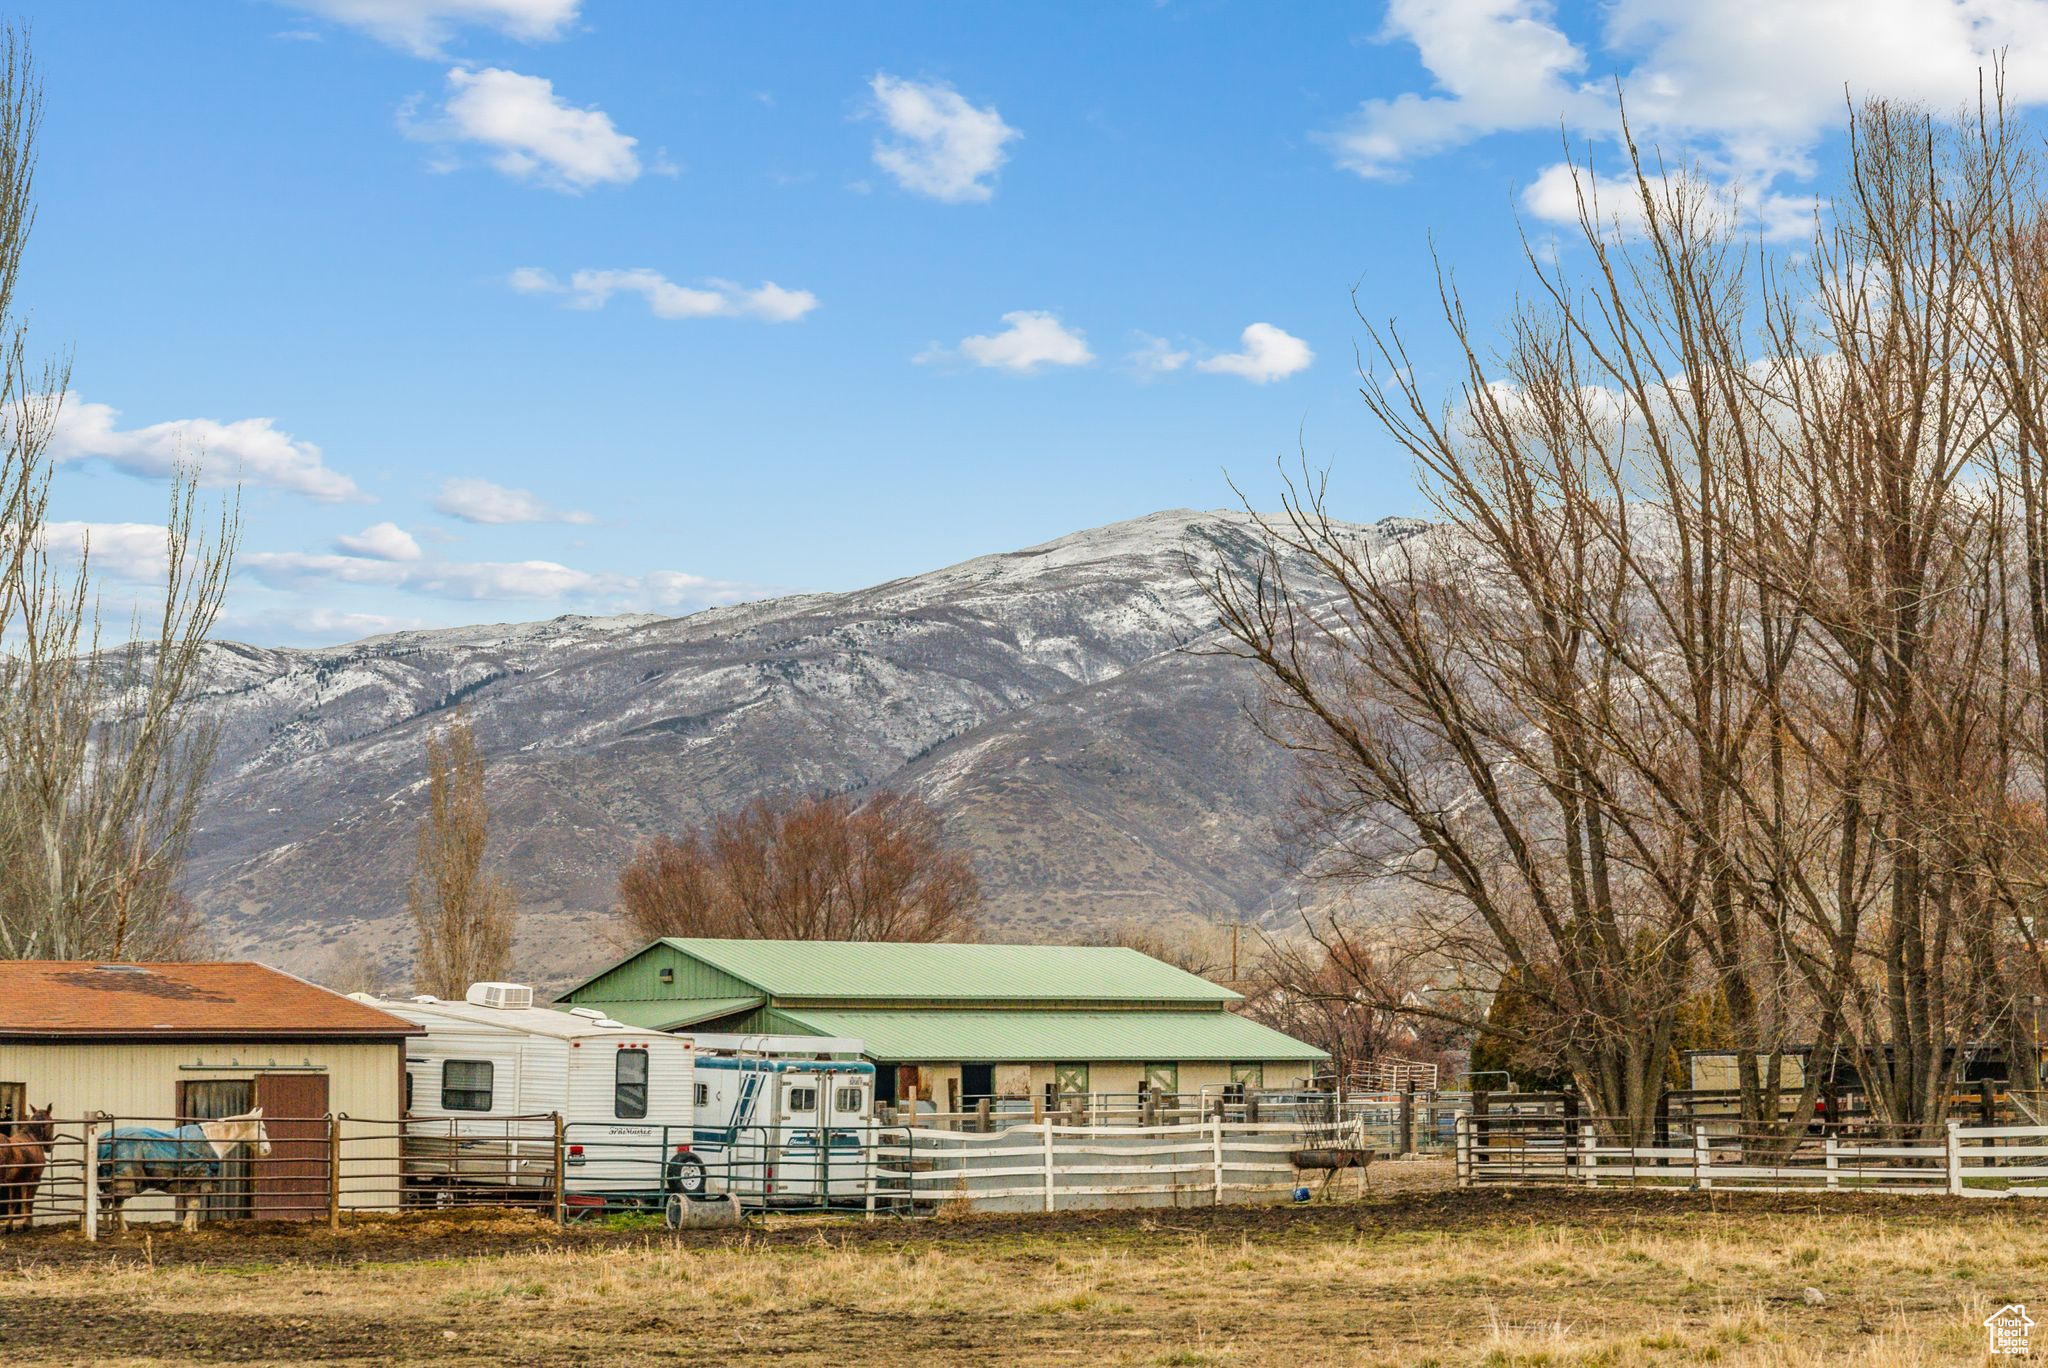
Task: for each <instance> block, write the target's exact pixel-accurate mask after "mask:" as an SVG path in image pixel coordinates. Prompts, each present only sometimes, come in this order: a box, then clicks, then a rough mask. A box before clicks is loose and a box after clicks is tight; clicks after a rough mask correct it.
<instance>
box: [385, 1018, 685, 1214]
mask: <svg viewBox="0 0 2048 1368" xmlns="http://www.w3.org/2000/svg"><path fill="white" fill-rule="evenodd" d="M352 996H354V997H355V998H356V999H357V1000H359V1001H362V1002H367V1003H369V1004H370V1005H372V1006H374V1007H378V1008H381V1009H382V1010H384V1011H386V1012H390V1013H392V1014H393V1015H395V1016H400V1017H403V1018H405V1019H406V1020H407V1021H410V1022H413V1023H414V1024H416V1025H419V1026H424V1027H425V1028H426V1031H427V1033H426V1035H424V1036H415V1037H413V1038H412V1039H410V1040H408V1041H407V1042H406V1061H405V1073H406V1078H405V1095H406V1100H405V1107H406V1132H407V1138H406V1150H407V1165H406V1168H407V1177H408V1179H417V1180H418V1183H419V1184H420V1185H424V1186H425V1187H427V1188H429V1189H431V1188H432V1187H434V1186H436V1185H457V1184H463V1185H468V1186H471V1187H476V1186H488V1185H494V1184H502V1185H503V1186H505V1187H507V1188H510V1189H515V1190H517V1189H538V1188H540V1187H542V1186H544V1185H546V1184H547V1183H548V1182H549V1181H550V1178H551V1175H552V1173H553V1170H554V1135H553V1126H552V1124H551V1123H542V1122H539V1121H536V1120H532V1119H528V1120H525V1121H520V1120H516V1119H515V1118H540V1117H545V1116H546V1115H547V1114H548V1113H550V1112H552V1113H557V1114H559V1115H560V1116H561V1117H562V1121H563V1166H562V1167H563V1182H562V1185H563V1190H564V1193H565V1194H566V1196H567V1197H568V1199H569V1200H570V1202H571V1203H572V1204H574V1205H579V1206H596V1205H600V1204H602V1205H614V1206H619V1205H630V1206H638V1205H658V1204H660V1203H661V1202H662V1201H664V1200H665V1197H666V1194H667V1193H669V1192H676V1191H681V1192H687V1193H690V1194H691V1195H701V1194H702V1193H703V1192H704V1190H705V1182H704V1173H705V1170H704V1165H703V1163H702V1161H701V1160H700V1159H699V1158H698V1157H697V1156H696V1155H695V1154H693V1153H692V1152H691V1150H692V1139H693V1132H694V1130H695V1126H696V1092H697V1088H696V1084H697V1074H696V1064H695V1056H696V1050H695V1046H694V1045H693V1043H692V1041H691V1039H690V1037H688V1036H676V1035H669V1034H666V1033H664V1032H661V1031H647V1030H641V1029H638V1028H636V1027H632V1026H628V1025H626V1024H625V1023H623V1022H619V1021H613V1020H611V1019H610V1018H609V1017H607V1016H605V1015H604V1013H602V1012H599V1011H596V1010H594V1009H592V1008H588V1007H583V1008H576V1009H573V1010H571V1011H567V1012H561V1011H555V1010H553V1009H551V1008H546V1007H536V1006H535V1005H534V1003H533V990H532V989H531V988H529V987H526V986H525V985H524V984H517V983H477V984H472V985H471V986H470V989H469V992H468V993H467V994H466V995H465V996H464V998H463V1000H462V1001H461V1002H447V1001H443V1000H441V999H438V998H432V997H416V998H410V999H406V1000H402V1001H400V1000H386V999H381V998H376V997H372V996H370V995H369V994H366V993H357V994H353V995H352Z"/></svg>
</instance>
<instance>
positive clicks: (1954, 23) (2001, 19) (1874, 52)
mask: <svg viewBox="0 0 2048 1368" xmlns="http://www.w3.org/2000/svg"><path fill="white" fill-rule="evenodd" d="M1381 37H1382V38H1383V39H1384V40H1386V41H1389V42H1405V43H1408V44H1410V45H1412V46H1413V47H1414V49H1415V52H1416V55H1417V56H1418V57H1419V58H1420V59H1421V62H1422V65H1423V66H1424V67H1425V68H1426V69H1427V70H1428V72H1429V74H1430V78H1431V82H1432V84H1433V86H1434V89H1433V90H1432V91H1431V92H1429V93H1426V94H1425V93H1418V92H1407V93H1403V94H1400V95H1396V96H1394V97H1393V98H1391V99H1386V98H1381V99H1371V100H1367V101H1366V102H1365V103H1363V104H1362V105H1360V106H1359V108H1358V110H1357V111H1356V113H1355V114H1354V115H1353V116H1352V117H1351V118H1350V119H1349V120H1348V121H1347V122H1346V123H1345V124H1344V125H1343V126H1342V127H1340V128H1338V129H1337V130H1335V131H1334V132H1332V133H1330V134H1328V135H1327V138H1328V141H1329V143H1330V145H1331V147H1332V149H1333V151H1334V152H1335V154H1336V157H1337V160H1338V161H1339V163H1340V164H1341V165H1343V166H1345V167H1347V168H1348V169H1350V170H1352V171H1355V172H1357V173H1358V174H1360V175H1363V176H1368V177H1387V176H1396V175H1399V174H1401V173H1402V171H1403V170H1404V169H1405V167H1406V166H1407V165H1408V164H1409V163H1411V162H1413V161H1414V160H1416V159H1418V158H1421V157H1426V156H1429V155H1431V154H1433V153H1436V152H1440V151H1443V150H1445V149H1447V148H1451V147H1456V146H1461V145H1463V144H1465V143H1468V142H1471V141H1473V140H1475V139H1478V138H1482V137H1485V136H1487V135H1489V134H1492V133H1500V132H1532V131H1533V132H1550V131H1554V130H1556V129H1557V128H1558V127H1559V126H1560V125H1562V126H1563V127H1564V128H1565V129H1567V130H1569V131H1570V132H1572V133H1574V134H1581V135H1587V136H1592V137H1600V138H1611V137H1613V136H1614V135H1615V134H1616V133H1617V131H1618V129H1617V126H1616V121H1615V110H1614V92H1613V78H1612V76H1611V75H1610V73H1618V75H1619V78H1620V81H1621V84H1622V87H1623V91H1624V93H1625V95H1626V97H1627V99H1628V105H1629V115H1630V119H1631V121H1632V123H1633V124H1634V126H1635V132H1636V134H1637V137H1638V140H1639V141H1641V142H1643V143H1646V144H1647V143H1658V144H1661V145H1662V146H1663V147H1664V148H1665V150H1666V152H1667V154H1675V153H1679V152H1681V151H1682V152H1685V153H1687V154H1689V155H1694V156H1698V157H1700V158H1701V159H1702V160H1703V162H1704V163H1705V164H1706V165H1707V167H1708V169H1709V170H1710V171H1712V172H1713V173H1714V174H1715V175H1717V176H1720V177H1723V178H1726V179H1729V180H1731V181H1733V182H1736V183H1739V184H1743V185H1749V186H1768V184H1769V182H1771V181H1772V180H1773V179H1775V178H1776V177H1778V176H1780V175H1786V174H1790V175H1794V176H1802V177H1803V176H1807V175H1810V174H1812V171H1813V160H1812V154H1813V150H1814V148H1815V146H1816V145H1817V144H1818V142H1819V141H1820V139H1821V138H1823V137H1824V136H1826V135H1828V134H1830V133H1832V132H1834V131H1835V130H1837V129H1839V128H1840V127H1841V124H1842V117H1843V109H1842V97H1843V90H1844V87H1845V86H1846V87H1847V89H1848V90H1849V92H1850V93H1851V94H1853V95H1856V96H1862V95H1893V96H1901V97H1905V98H1909V99H1919V100H1925V101H1927V102H1929V103H1931V104H1933V105H1935V106H1937V107H1948V106H1951V105H1955V104H1958V103H1960V102H1962V101H1964V100H1966V99H1968V98H1970V97H1972V96H1973V95H1974V93H1975V91H1976V89H1977V84H1976V83H1977V78H1978V73H1979V72H1980V71H1981V70H1983V69H1984V68H1986V67H1987V66H1989V65H1990V64H1991V63H1992V62H1993V61H1994V60H1996V59H1997V57H1998V55H1999V54H2000V52H2004V53H2005V54H2006V60H2007V62H2008V67H2007V71H2008V78H2009V84H2008V91H2009V94H2010V95H2011V96H2012V97H2013V98H2014V99H2015V100H2016V101H2017V102H2019V103H2021V104H2027V103H2033V102H2037V101H2039V100H2041V99H2043V98H2048V7H2044V6H2042V5H2041V4H2040V3H2038V0H1801V2H1800V3H1798V4H1760V3H1757V0H1614V3H1611V4H1609V5H1607V6H1605V7H1604V9H1603V11H1602V18H1601V28H1600V30H1599V32H1598V34H1597V41H1598V44H1599V51H1598V53H1597V54H1596V55H1595V54H1589V53H1588V52H1587V50H1586V49H1585V48H1583V47H1581V46H1580V45H1579V44H1578V43H1576V42H1574V41H1573V40H1572V39H1571V38H1570V37H1569V36H1568V35H1567V34H1566V33H1565V32H1564V31H1563V29H1562V28H1561V27H1560V26H1559V25H1558V23H1557V22H1556V7H1555V6H1554V5H1553V4H1552V3H1550V0H1392V3H1391V4H1390V5H1389V7H1388V11H1387V20H1386V24H1385V27H1384V28H1383V30H1382V32H1381ZM1759 193H1761V192H1759ZM1759 203H1760V204H1762V205H1763V213H1764V218H1765V221H1766V223H1769V222H1771V221H1772V217H1773V215H1772V210H1771V208H1770V206H1769V205H1768V203H1767V202H1766V201H1764V200H1761V199H1760V200H1759ZM1785 212H1789V211H1785ZM1780 217H1781V218H1782V213H1781V214H1780Z"/></svg>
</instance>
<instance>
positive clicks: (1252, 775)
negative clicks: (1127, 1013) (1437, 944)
mask: <svg viewBox="0 0 2048 1368" xmlns="http://www.w3.org/2000/svg"><path fill="white" fill-rule="evenodd" d="M1419 526H1420V524H1418V523H1415V522H1414V521H1413V520H1409V519H1386V520H1382V522H1380V523H1377V524H1374V525H1372V526H1371V527H1359V528H1358V529H1357V530H1358V532H1359V534H1360V535H1363V536H1366V537H1367V538H1369V539H1372V540H1375V541H1380V542H1385V541H1390V540H1396V539H1399V538H1401V537H1404V536H1406V535H1408V534H1409V532H1411V531H1412V530H1414V529H1415V528H1416V527H1419ZM1262 554H1263V542H1262V541H1261V540H1260V539H1259V537H1258V536H1257V535H1256V530H1255V528H1254V527H1253V526H1252V521H1251V517H1250V515H1248V514H1245V513H1241V512H1207V513H1203V512H1195V511H1191V510H1169V511H1166V512H1161V513H1155V514H1151V515H1147V516H1146V517H1143V518H1137V519H1132V520H1129V521H1126V522H1121V523H1113V524H1109V525H1108V526H1106V527H1101V528H1092V529H1087V530H1084V531H1081V532H1076V533H1071V534H1069V535H1067V536H1064V537H1061V538H1057V539H1055V540H1053V541H1050V542H1046V543H1043V544H1041V545H1039V546H1035V547H1027V548H1024V549H1022V550H1019V551H1013V552H1001V553H995V554H992V555H987V556H978V557H974V558H972V559H969V560H966V561H962V562H960V563H958V564H956V565H952V566H947V567H943V568H941V569H938V570H934V571H930V572H926V573H924V574H921V575H909V576H902V577H899V578H897V579H894V580H890V581H887V582H885V583H883V584H879V585H874V586H870V587H868V588H865V589H857V590H851V591H848V592H845V593H837V594H800V595H792V596H788V597H784V598H778V599H769V600H760V601H756V602H753V603H747V604H734V605H726V606H721V607H717V608H711V609H706V610H704V611H702V612H699V613H695V614H691V615H689V616H687V617H681V618H667V617H659V616H655V615H649V614H627V615H620V616H617V617H578V616H566V617H557V618H552V619H547V620H544V621H539V622H531V623H499V624H478V625H474V626H468V627H456V628H440V629H428V630H423V631H414V632H396V633H386V634H382V635H380V636H376V637H371V638H365V639H364V640H361V641H356V642H349V643H345V644H342V645H339V646H334V647H322V648H305V649H285V648H265V647H256V646H248V645H243V644H240V643H219V644H217V645H214V646H211V647H209V648H208V652H207V660H206V664H205V667H204V669H203V670H202V672H201V676H202V682H201V686H200V689H199V697H198V700H197V704H196V706H197V709H198V712H199V714H200V715H201V716H202V717H204V718H205V719H206V720H208V721H210V722H212V723H215V724H217V726H218V727H219V734H220V747H219V752H218V756H217V760H216V770H215V774H214V777H213V779H212V782H211V783H210V784H209V786H208V790H207V796H206V799H205V802H204V804H203V806H202V809H201V812H200V815H199V818H198V821H197V823H196V827H197V829H196V830H195V833H194V840H193V848H192V858H191V864H190V870H189V884H190V891H191V894H192V896H193V897H194V899H195V901H196V902H197V904H198V905H199V907H200V909H201V911H202V913H203V914H204V915H205V916H206V917H207V919H208V922H209V924H210V925H211V926H213V927H214V928H215V929H216V935H217V938H218V939H220V940H221V942H222V944H223V948H224V949H227V950H231V951H235V952H243V953H261V954H263V955H265V956H267V957H269V958H271V959H272V960H273V961H275V962H278V963H281V964H282V965H283V966H284V967H288V968H292V969H295V970H298V971H300V972H305V973H312V974H315V975H316V976H317V975H320V974H323V973H324V974H328V975H330V976H331V975H334V974H336V973H337V972H339V970H340V968H341V966H342V964H343V961H345V960H347V959H349V958H352V957H353V958H356V959H365V958H366V959H367V960H368V961H369V962H370V963H371V964H372V965H374V966H375V969H376V972H377V973H378V974H379V975H380V976H381V977H383V978H385V979H386V980H389V979H391V978H393V977H402V976H403V974H404V972H405V961H406V955H407V952H406V945H407V942H408V940H409V934H410V928H409V925H408V924H407V919H406V914H405V905H404V890H405V879H406V874H407V872H408V870H409V867H410V857H411V852H412V843H413V830H414V825H415V822H416V811H415V809H414V804H413V801H412V799H413V797H414V795H416V794H417V792H418V791H419V790H420V788H421V787H423V785H424V759H423V754H424V741H425V735H426V733H427V731H428V730H429V729H431V728H432V727H433V726H435V725H438V723H439V722H440V721H441V720H443V719H444V718H445V715H446V713H447V711H448V709H449V708H450V707H452V706H453V705H454V704H455V703H458V702H463V703H467V704H468V706H469V709H470V712H471V714H472V716H473V717H474V718H475V719H476V725H477V731H478V737H479V741H480V744H481V745H482V748H483V750H484V753H485V757H486V762H487V766H488V774H489V782H490V794H491V801H492V808H493V839H492V861H493V863H494V864H495V865H496V866H497V867H498V868H500V869H501V870H502V871H503V872H504V873H506V874H507V875H508V876H509V877H510V878H511V879H512V881H513V883H514V884H515V886H516V887H518V888H519V890H520V892H521V895H522V907H523V913H524V915H523V917H522V931H521V937H520V942H519V947H518V951H517V958H518V967H519V971H520V972H521V973H523V974H525V975H526V976H528V977H531V978H533V979H535V980H536V981H539V982H543V983H545V982H558V981H562V980H564V979H566V978H568V977H570V976H572V975H574V974H575V973H577V972H580V971H582V970H584V969H587V968H589V967H591V966H593V965H595V964H598V963H601V962H602V961H603V960H604V959H605V958H606V957H607V956H609V955H610V954H611V953H612V952H613V951H614V950H615V949H616V935H615V933H616V928H615V927H614V926H613V925H612V918H611V917H610V915H609V913H608V910H607V909H608V908H609V907H610V905H611V890H612V881H613V879H614V878H615V876H616V872H617V869H618V867H619V865H620V864H622V863H623V862H624V860H625V859H626V858H628V857H629V856H630V853H631V850H632V848H633V846H634V845H635V844H636V843H637V842H638V841H640V840H643V839H645V838H646V837H648V836H650V835H652V834H655V833H656V832H660V831H674V830H676V829H679V828H681V827H685V826H688V825H692V824H695V823H698V822H702V821H704V820H706V819H708V818H709V817H710V816H712V815H714V814H715V813H717V812H718V811H721V810H724V809H725V808H728V807H730V806H733V805H735V804H737V803H739V802H743V801H745V800H746V799H748V798H751V797H754V796H756V795H758V794H762V793H767V792H774V791H781V790H789V789H825V790H833V791H847V792H861V791H865V790H869V789H872V788H876V787H881V786H895V787H901V788H905V789H907V790H909V791H912V792H917V793H920V794H922V795H924V796H926V797H928V798H929V799H930V800H931V801H932V802H933V803H934V806H935V807H937V808H938V810H939V812H940V814H941V816H942V818H943V819H944V821H945V824H946V828H947V832H948V835H949V837H950V838H951V839H953V840H955V841H956V842H959V843H960V844H962V845H963V846H965V847H966V848H967V849H969V850H970V852H971V853H972V854H973V857H974V859H975V862H976V867H977V870H978V871H979V872H980V873H981V876H982V879H983V883H984V886H985V889H986V891H987V894H988V902H987V907H986V909H985V920H986V924H987V929H988V933H989V934H990V936H991V937H992V938H1001V939H1061V938H1073V937H1076V936H1085V935H1089V934H1099V933H1100V932H1101V931H1103V930H1106V929H1108V928H1109V927H1110V926H1112V925H1114V924H1117V923H1120V922H1124V921H1130V920H1145V921H1154V922H1156V921H1161V920H1165V921H1173V920H1183V919H1184V920H1197V921H1200V920H1221V919H1228V918H1248V919H1253V920H1257V919H1261V918H1265V919H1270V918H1272V917H1274V916H1276V915H1278V914H1280V913H1282V912H1284V911H1286V910H1287V909H1291V907H1292V905H1293V903H1292V899H1291V894H1290V891H1289V884H1288V876H1287V874H1286V872H1285V870H1284V868H1282V866H1281V863H1280V862H1279V860H1278V857H1277V854H1276V852H1275V851H1274V849H1273V842H1272V841H1271V839H1270V837H1269V836H1267V835H1264V834H1262V833H1265V832H1267V831H1268V830H1269V829H1270V826H1271V821H1272V819H1273V818H1274V817H1276V816H1278V814H1279V813H1280V811H1281V808H1282V805H1283V804H1284V802H1285V795H1286V793H1287V791H1288V788H1289V785H1290V783H1291V777H1290V775H1289V773H1288V771H1287V767H1286V760H1285V757H1284V756H1283V755H1281V754H1280V753H1278V752H1277V751H1276V750H1275V748H1273V747H1271V746H1270V745H1268V744H1266V743H1265V742H1264V741H1263V739H1261V738H1258V737H1257V736H1256V732H1255V730H1254V729H1253V728H1252V727H1251V726H1250V724H1249V722H1248V721H1247V720H1246V719H1245V718H1244V716H1243V712H1242V706H1241V705H1242V704H1243V702H1245V701H1246V700H1247V699H1248V698H1249V697H1250V696H1251V695H1252V694H1253V693H1255V691H1256V685H1257V681H1256V680H1255V679H1253V678H1252V677H1251V676H1250V675H1249V673H1248V671H1247V670H1246V668H1245V667H1244V666H1243V665H1242V663H1241V662H1236V661H1231V660H1228V659H1225V658H1222V657H1219V656H1215V655H1212V654H1205V653H1199V652H1190V651H1188V650H1186V647H1187V646H1189V645H1190V644H1192V643H1195V642H1198V641H1200V640H1201V639H1203V638H1204V637H1205V636H1212V635H1213V633H1214V632H1215V630H1216V627H1217V624H1216V621H1215V615H1214V613H1213V611H1211V610H1210V607H1209V605H1208V603H1207V600H1206V599H1205V598H1204V597H1203V596H1202V594H1201V591H1200V587H1199V585H1198V584H1197V583H1196V581H1195V579H1194V578H1193V576H1192V575H1191V574H1190V567H1191V566H1200V567H1214V566H1217V565H1221V564H1226V563H1228V564H1232V565H1235V566H1238V567H1240V568H1243V567H1248V566H1249V565H1250V564H1252V563H1253V560H1254V558H1256V557H1258V556H1260V555H1262Z"/></svg>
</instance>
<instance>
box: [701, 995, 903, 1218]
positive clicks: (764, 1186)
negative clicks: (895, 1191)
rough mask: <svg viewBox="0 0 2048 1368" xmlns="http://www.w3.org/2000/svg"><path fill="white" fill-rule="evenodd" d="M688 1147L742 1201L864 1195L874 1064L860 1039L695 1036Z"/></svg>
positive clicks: (826, 1202) (870, 1171)
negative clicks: (693, 1117) (693, 1126)
mask: <svg viewBox="0 0 2048 1368" xmlns="http://www.w3.org/2000/svg"><path fill="white" fill-rule="evenodd" d="M695 1040H696V1042H697V1131H696V1139H695V1150H696V1154H697V1156H698V1158H700V1159H702V1160H703V1162H704V1164H705V1165H706V1166H707V1168H708V1169H709V1170H710V1175H711V1182H712V1186H713V1187H714V1188H716V1189H720V1190H724V1191H729V1192H733V1193H736V1194H738V1196H739V1199H740V1202H741V1204H742V1205H745V1206H830V1205H832V1204H834V1203H839V1204H847V1203H852V1202H858V1201H862V1200H865V1198H866V1197H867V1194H868V1188H869V1185H870V1183H871V1182H872V1181H873V1177H874V1139H875V1135H874V1107H875V1066H874V1065H873V1064H870V1063H869V1062H868V1061H866V1060H864V1059H862V1058H860V1052H861V1048H862V1042H861V1041H858V1040H851V1039H840V1038H836V1037H823V1036H768V1035H704V1034H700V1035H697V1036H696V1037H695Z"/></svg>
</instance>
